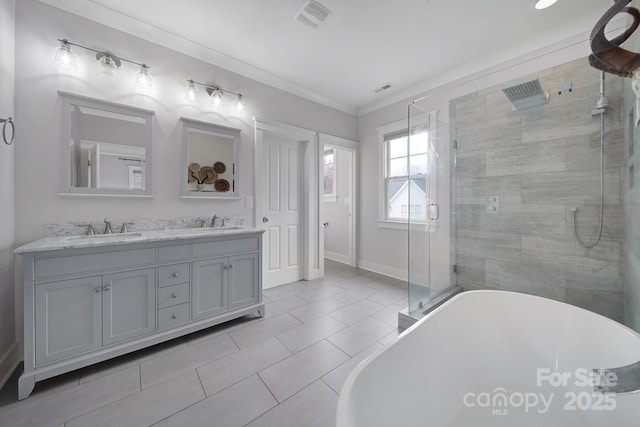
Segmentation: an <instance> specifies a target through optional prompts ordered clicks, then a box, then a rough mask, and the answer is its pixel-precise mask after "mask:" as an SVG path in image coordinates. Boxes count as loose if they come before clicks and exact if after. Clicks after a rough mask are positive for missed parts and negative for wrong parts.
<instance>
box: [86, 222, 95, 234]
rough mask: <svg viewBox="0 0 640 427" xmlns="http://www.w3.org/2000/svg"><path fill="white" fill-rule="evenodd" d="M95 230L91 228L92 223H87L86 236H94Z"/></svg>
mask: <svg viewBox="0 0 640 427" xmlns="http://www.w3.org/2000/svg"><path fill="white" fill-rule="evenodd" d="M95 235H96V232H95V231H94V229H93V224H87V236H95Z"/></svg>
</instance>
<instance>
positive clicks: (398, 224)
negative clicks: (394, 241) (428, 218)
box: [378, 219, 438, 233]
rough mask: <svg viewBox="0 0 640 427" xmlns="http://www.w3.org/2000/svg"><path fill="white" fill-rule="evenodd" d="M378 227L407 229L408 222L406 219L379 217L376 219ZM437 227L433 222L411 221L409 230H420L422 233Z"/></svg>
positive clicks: (433, 230) (432, 231)
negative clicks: (392, 219) (397, 219)
mask: <svg viewBox="0 0 640 427" xmlns="http://www.w3.org/2000/svg"><path fill="white" fill-rule="evenodd" d="M378 228H389V229H392V230H404V231H408V230H409V223H407V222H406V221H391V220H388V219H379V220H378ZM437 229H438V224H437V223H435V222H433V221H432V222H431V223H415V222H414V223H411V231H420V232H423V233H427V232H430V233H434V232H436V231H437Z"/></svg>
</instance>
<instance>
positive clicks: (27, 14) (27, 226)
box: [15, 0, 357, 321]
mask: <svg viewBox="0 0 640 427" xmlns="http://www.w3.org/2000/svg"><path fill="white" fill-rule="evenodd" d="M57 38H67V39H69V40H70V41H72V42H74V43H78V44H83V45H85V46H90V47H93V48H96V49H109V50H110V51H112V52H113V53H114V54H116V55H119V56H122V57H124V58H128V59H132V60H135V61H140V62H142V61H144V62H145V63H147V64H149V65H150V66H151V72H152V75H153V78H154V85H155V92H154V93H153V94H152V95H144V94H136V93H134V91H133V81H134V73H135V71H136V70H135V67H133V66H132V65H130V64H126V63H125V64H124V65H123V66H122V68H121V69H120V71H119V77H118V80H117V81H111V80H108V79H98V78H97V77H96V75H95V73H96V68H95V67H96V61H95V60H94V59H92V54H91V52H87V51H84V50H82V49H75V50H76V52H77V54H78V65H79V67H80V72H79V73H77V74H76V75H73V76H68V75H61V74H59V73H58V71H57V70H56V68H55V67H54V66H53V64H52V63H51V59H52V52H53V49H54V48H55V46H56V44H57V42H56V39H57ZM16 49H17V52H19V53H20V54H19V55H18V56H17V58H16V82H15V90H16V116H17V118H18V119H19V121H20V122H21V123H23V124H24V125H23V127H22V130H21V142H22V143H21V144H18V146H17V147H16V168H17V170H19V171H22V172H21V173H20V174H19V179H18V180H17V181H16V194H17V196H16V212H17V220H16V242H17V244H23V243H26V242H28V241H31V240H34V239H37V238H39V237H41V236H42V235H43V232H44V225H45V224H46V223H51V222H57V221H67V220H100V219H101V218H103V217H105V216H109V217H110V218H112V219H113V220H114V222H117V220H118V218H142V217H145V218H157V217H182V216H196V215H213V214H217V215H218V216H220V215H244V216H245V218H246V220H247V221H248V225H252V224H251V223H252V221H253V218H254V215H253V209H248V208H245V201H244V197H246V196H255V195H254V188H253V183H254V146H255V141H254V129H253V123H254V122H253V116H255V117H258V118H263V119H270V120H276V121H280V122H284V123H291V124H295V125H297V126H300V127H303V128H307V129H313V130H315V131H321V132H326V133H329V134H333V135H340V136H343V137H345V138H351V139H356V136H357V118H356V117H355V116H351V115H348V114H345V113H342V112H340V111H337V110H333V109H331V108H328V107H324V106H321V105H319V104H315V103H313V102H311V101H307V100H305V99H302V98H300V97H298V96H294V95H291V94H288V93H286V92H284V91H281V90H278V89H274V88H273V87H270V86H267V85H265V84H262V83H259V82H256V81H254V80H251V79H248V78H245V77H242V76H239V75H237V74H234V73H232V72H229V71H226V70H224V69H221V68H218V67H216V66H213V65H210V64H207V63H204V62H202V61H200V60H196V59H194V58H191V57H188V56H186V55H183V54H180V53H178V52H175V51H172V50H169V49H167V48H164V47H161V46H159V45H155V44H153V43H150V42H147V41H144V40H141V39H138V38H136V37H133V36H131V35H129V34H126V33H123V32H120V31H117V30H114V29H112V28H109V27H105V26H103V25H101V24H99V23H96V22H93V21H89V20H86V19H83V18H80V17H78V16H76V15H72V14H70V13H67V12H64V11H62V10H59V9H55V8H52V7H50V6H47V5H45V4H42V3H40V2H38V1H35V0H21V1H20V2H18V4H17V10H16ZM189 78H193V79H195V80H199V81H204V82H207V81H212V82H216V83H218V84H220V85H221V86H222V87H224V88H227V89H229V90H233V91H240V92H242V93H243V94H245V96H246V101H247V108H246V113H244V114H243V115H241V116H237V115H233V114H231V113H230V112H229V111H227V110H226V109H225V108H222V109H221V111H219V112H217V113H215V112H211V111H210V107H209V104H210V103H209V102H208V100H205V99H204V97H201V99H200V101H199V102H197V103H196V104H195V105H194V104H193V103H191V102H187V101H185V100H184V86H185V85H186V79H189ZM57 90H63V91H67V92H71V93H76V94H80V95H86V96H91V97H95V98H100V99H104V100H108V101H114V102H119V103H122V104H128V105H132V106H137V107H141V108H147V109H150V110H154V111H155V117H154V123H153V155H152V157H153V165H152V174H153V186H152V188H153V189H154V198H153V199H151V200H148V199H139V200H131V199H99V198H61V197H59V196H57V195H56V194H57V193H58V192H59V189H58V182H59V179H58V178H59V176H58V174H59V173H60V170H61V165H60V141H59V135H60V101H59V99H58V95H57ZM201 95H202V91H201ZM225 101H227V102H223V104H224V106H227V105H229V106H230V105H231V104H232V102H230V101H231V100H229V99H226V100H225ZM181 116H182V117H188V118H192V119H196V120H202V121H209V122H212V123H216V124H220V125H224V126H230V127H235V128H239V129H241V131H242V132H241V135H240V139H241V142H240V145H241V149H240V160H239V168H238V169H239V171H240V177H239V190H240V196H241V198H242V200H236V201H228V200H209V199H206V200H180V198H179V197H180V185H181V183H182V181H183V176H182V147H181V140H182V132H181V129H182V127H181V125H180V122H179V118H180V117H181ZM33 170H37V171H40V173H37V174H35V173H26V171H33ZM42 173H45V174H46V175H45V177H43V176H42ZM237 185H238V183H237ZM16 266H18V268H17V273H16V277H17V279H18V280H21V273H20V268H21V267H20V266H21V260H20V259H19V257H18V259H17V262H16ZM20 305H21V303H20ZM20 311H21V310H20ZM17 318H18V319H20V318H21V313H18V314H17ZM19 321H20V320H19Z"/></svg>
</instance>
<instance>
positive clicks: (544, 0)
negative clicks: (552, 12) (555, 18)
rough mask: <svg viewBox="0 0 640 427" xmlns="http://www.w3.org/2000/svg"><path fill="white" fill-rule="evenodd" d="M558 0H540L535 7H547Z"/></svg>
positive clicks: (540, 8) (539, 8)
mask: <svg viewBox="0 0 640 427" xmlns="http://www.w3.org/2000/svg"><path fill="white" fill-rule="evenodd" d="M557 1H558V0H538V1H537V2H536V4H535V5H534V7H535V8H536V9H538V10H542V9H546V8H548V7H549V6H552V5H554V4H555V3H556V2H557Z"/></svg>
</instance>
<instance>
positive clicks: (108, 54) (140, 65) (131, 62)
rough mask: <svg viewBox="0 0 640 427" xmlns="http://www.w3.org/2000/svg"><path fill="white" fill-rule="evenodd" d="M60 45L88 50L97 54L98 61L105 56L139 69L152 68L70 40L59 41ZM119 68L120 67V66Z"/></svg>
mask: <svg viewBox="0 0 640 427" xmlns="http://www.w3.org/2000/svg"><path fill="white" fill-rule="evenodd" d="M57 40H58V41H59V42H60V43H64V44H65V45H69V46H76V47H80V48H82V49H86V50H90V51H91V52H95V53H96V59H100V58H101V57H103V56H109V57H111V58H113V59H115V60H117V61H124V62H128V63H130V64H134V65H137V66H138V67H144V68H151V67H149V66H148V65H147V64H141V63H139V62H136V61H132V60H130V59H126V58H122V57H120V56H117V55H114V54H112V53H111V52H106V51H101V50H96V49H92V48H90V47H87V46H83V45H81V44H77V43H71V42H70V41H69V40H67V39H57ZM118 66H119V65H118Z"/></svg>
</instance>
